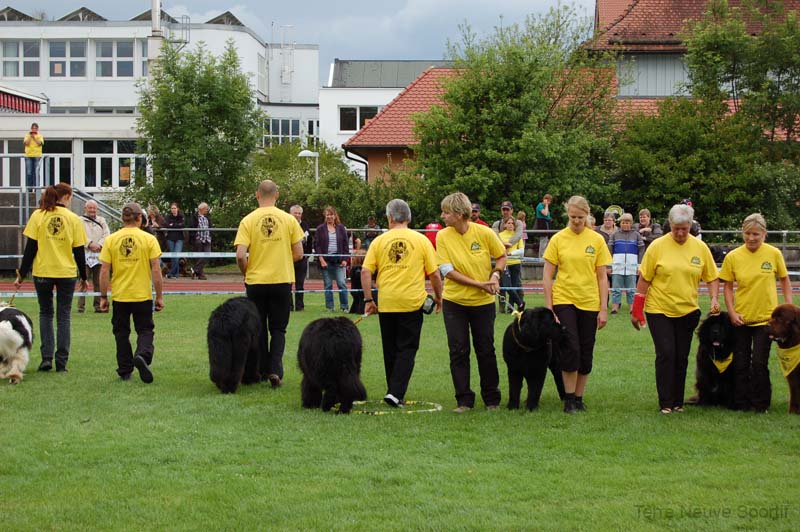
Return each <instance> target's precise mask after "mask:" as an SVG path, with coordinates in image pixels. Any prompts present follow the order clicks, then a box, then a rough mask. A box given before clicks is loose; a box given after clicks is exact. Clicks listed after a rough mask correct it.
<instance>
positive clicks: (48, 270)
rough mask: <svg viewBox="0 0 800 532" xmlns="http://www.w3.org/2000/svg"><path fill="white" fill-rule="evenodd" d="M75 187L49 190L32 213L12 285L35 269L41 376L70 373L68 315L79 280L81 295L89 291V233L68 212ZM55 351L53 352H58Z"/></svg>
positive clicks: (34, 281)
mask: <svg viewBox="0 0 800 532" xmlns="http://www.w3.org/2000/svg"><path fill="white" fill-rule="evenodd" d="M70 201H72V187H70V186H69V185H67V184H66V183H59V184H57V185H55V186H50V187H47V189H46V190H45V191H44V193H43V194H42V199H41V201H40V203H39V208H38V209H37V210H36V211H34V212H33V214H31V218H30V220H28V225H27V226H26V227H25V231H24V232H23V234H24V235H25V236H26V237H28V242H27V243H26V245H25V253H24V255H23V256H22V263H21V264H20V267H19V270H18V273H17V279H16V281H14V286H16V287H17V289H19V287H20V286H22V280H23V279H25V276H26V275H27V274H28V270H30V269H31V265H32V266H33V284H34V286H35V287H36V296H37V298H38V300H39V334H40V335H41V342H42V347H41V351H42V362H41V364H39V371H50V370H51V369H53V357H54V356H55V362H56V371H62V372H64V371H67V360H68V359H69V346H70V314H71V311H72V296H73V294H74V293H75V282H76V278H77V276H78V275H80V278H81V285H80V290H81V292H85V291H86V268H83V267H81V268H78V266H77V265H78V264H81V265H83V264H86V258H85V257H84V249H83V246H84V245H85V244H86V231H85V230H84V229H83V223H81V220H80V218H78V216H77V215H76V214H75V213H73V212H72V211H70V210H69V204H70ZM53 288H55V289H56V307H57V308H56V310H55V313H56V321H57V324H58V338H57V339H56V338H55V335H54V333H53ZM54 351H55V353H54Z"/></svg>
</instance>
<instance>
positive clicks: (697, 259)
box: [692, 255, 700, 266]
mask: <svg viewBox="0 0 800 532" xmlns="http://www.w3.org/2000/svg"><path fill="white" fill-rule="evenodd" d="M692 264H693V265H695V266H700V257H698V256H697V255H695V256H694V257H692Z"/></svg>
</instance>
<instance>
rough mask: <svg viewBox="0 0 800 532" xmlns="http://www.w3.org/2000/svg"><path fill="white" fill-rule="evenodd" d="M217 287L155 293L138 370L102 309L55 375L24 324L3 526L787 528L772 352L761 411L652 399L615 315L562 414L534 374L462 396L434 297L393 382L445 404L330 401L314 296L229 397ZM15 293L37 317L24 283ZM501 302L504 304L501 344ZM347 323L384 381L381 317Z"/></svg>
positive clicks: (531, 299)
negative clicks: (409, 374)
mask: <svg viewBox="0 0 800 532" xmlns="http://www.w3.org/2000/svg"><path fill="white" fill-rule="evenodd" d="M224 299H225V296H204V297H188V296H187V297H168V298H167V299H166V305H167V308H166V309H165V310H164V311H163V312H162V313H160V314H159V315H157V318H156V354H155V361H154V364H153V372H154V374H155V382H154V383H153V384H152V385H149V386H148V385H145V384H143V383H142V382H140V381H139V380H138V378H136V377H135V376H134V379H133V380H131V381H130V382H121V381H119V380H118V379H117V377H116V374H115V372H114V370H115V367H116V364H115V359H114V342H113V337H112V335H111V325H110V318H109V316H108V315H103V314H93V313H92V314H75V315H74V316H73V347H72V358H71V360H70V365H69V369H70V372H69V373H68V374H66V375H63V374H56V373H54V372H51V373H47V374H42V373H37V372H36V371H35V369H36V367H37V365H38V362H39V354H38V340H37V342H36V345H35V347H34V353H32V360H31V364H30V368H29V372H28V373H27V374H26V377H25V380H24V381H23V383H22V384H21V385H19V386H10V385H7V384H5V383H3V384H0V405H2V406H1V407H0V448H2V454H3V459H2V460H0V493H2V497H3V498H4V502H3V503H2V504H1V505H0V523H2V528H3V529H4V530H47V529H50V530H95V529H102V530H110V529H113V530H119V529H122V530H137V531H139V530H266V529H337V530H410V529H439V530H454V529H475V530H520V529H528V530H530V529H535V530H541V529H550V530H567V529H582V530H623V529H633V530H662V529H663V530H667V529H670V530H672V529H681V530H722V529H752V530H796V529H797V521H798V520H800V509H799V508H798V506H797V504H796V501H797V498H798V494H800V480H798V471H799V470H800V468H798V462H799V461H800V438H799V437H798V435H799V429H800V417H797V416H792V417H790V416H789V415H788V414H787V413H786V410H787V389H786V384H785V382H784V380H783V378H782V377H781V376H780V374H779V372H778V369H777V364H776V363H775V360H774V357H773V361H772V363H773V374H772V382H773V406H772V408H771V409H770V412H769V414H767V415H756V414H750V413H736V412H728V411H723V410H718V409H709V410H697V409H693V408H689V409H688V410H687V412H686V413H685V414H683V415H672V416H662V415H660V414H658V411H657V408H658V405H657V401H656V391H655V382H654V370H653V348H652V343H651V340H650V337H649V333H648V332H646V331H643V332H636V331H634V330H633V329H632V328H631V326H630V324H629V322H628V320H627V316H626V315H618V316H612V319H611V323H610V324H609V326H608V327H607V328H606V329H604V330H602V331H600V332H599V333H598V338H597V347H596V351H595V370H594V372H593V374H592V378H591V380H590V381H589V387H588V391H587V394H586V397H585V400H586V403H587V405H588V408H589V412H587V413H585V414H577V415H572V416H567V415H565V414H563V413H562V412H561V404H560V402H559V401H558V398H557V395H556V392H555V388H554V386H553V384H552V381H551V380H550V378H549V377H548V382H547V384H546V387H545V391H544V394H543V397H542V406H541V408H540V410H539V411H537V412H534V413H526V412H524V411H514V412H509V411H507V410H505V409H503V410H501V411H499V412H488V411H486V410H485V409H484V408H483V405H482V403H480V401H479V402H478V405H477V408H476V409H475V410H474V411H472V412H470V413H468V414H464V415H456V414H453V413H451V412H450V410H451V409H452V408H453V407H454V406H455V402H454V399H453V389H452V383H451V381H450V373H449V366H448V355H447V344H446V339H445V335H444V327H443V325H442V319H441V316H436V315H432V316H428V317H426V318H425V327H424V330H423V339H422V347H421V350H420V353H419V355H418V359H417V367H416V370H415V372H414V376H413V378H412V381H411V387H410V389H409V393H408V396H407V398H408V399H411V400H414V399H416V400H424V401H432V402H436V403H439V404H441V405H442V406H443V407H444V409H443V411H441V412H437V413H417V414H397V415H378V416H373V415H351V416H341V415H339V416H337V415H333V414H325V413H322V412H321V411H306V410H302V409H301V408H300V391H299V381H300V375H299V373H298V370H297V363H296V358H295V357H296V346H297V342H298V338H299V334H300V332H301V331H302V328H303V327H304V326H305V324H306V323H307V322H309V321H310V320H312V319H314V318H317V317H320V316H322V315H323V312H322V297H321V295H313V296H309V300H310V301H309V304H308V306H307V310H306V311H305V312H303V313H298V314H294V315H293V316H292V321H291V324H290V330H289V334H288V338H287V351H286V357H285V366H286V376H285V385H284V387H283V388H280V389H277V390H273V389H271V388H270V387H269V386H268V385H266V384H262V385H257V386H250V387H245V388H244V389H242V390H241V391H240V392H239V393H238V394H236V395H233V396H223V395H221V394H220V393H218V391H217V389H216V388H215V387H214V385H213V384H212V383H211V382H210V381H209V379H208V362H207V360H208V359H207V351H206V342H205V329H206V323H207V319H208V315H209V313H210V312H211V310H212V308H214V307H215V306H216V305H217V304H219V303H220V302H221V301H223V300H224ZM527 299H528V304H529V305H531V304H536V303H541V298H540V297H538V296H532V295H530V294H529V295H528V296H527ZM16 303H17V304H18V305H19V307H20V308H22V309H23V310H26V311H27V312H29V313H30V314H31V316H32V317H33V318H34V321H35V322H38V319H37V306H36V302H35V300H32V299H18V300H17V301H16ZM509 319H510V318H509V317H508V316H505V315H499V316H498V319H497V336H496V345H498V346H500V345H501V338H502V331H503V329H504V328H505V326H506V325H507V323H508V321H509ZM359 329H360V330H361V333H362V334H363V336H364V340H365V354H364V367H363V380H364V383H365V384H366V387H367V390H368V392H369V394H370V399H373V400H375V399H379V398H380V397H382V396H383V394H384V393H385V388H384V386H385V384H384V377H383V363H382V355H381V351H380V338H379V334H378V321H377V318H375V317H370V318H368V319H365V320H364V321H363V322H362V323H361V324H360V325H359ZM498 359H499V360H500V364H499V366H500V373H501V389H502V391H503V394H504V400H505V394H506V392H507V383H506V380H505V366H504V364H503V362H502V357H501V356H500V353H498ZM693 365H694V364H693V362H692V364H691V366H692V367H693ZM474 366H475V364H474V359H473V387H474V388H475V389H476V390H477V385H476V382H475V381H476V380H477V376H476V373H475V369H474ZM690 373H692V372H691V371H690ZM690 379H691V377H690ZM690 391H691V382H690V383H689V386H688V387H687V395H688V393H689V392H690Z"/></svg>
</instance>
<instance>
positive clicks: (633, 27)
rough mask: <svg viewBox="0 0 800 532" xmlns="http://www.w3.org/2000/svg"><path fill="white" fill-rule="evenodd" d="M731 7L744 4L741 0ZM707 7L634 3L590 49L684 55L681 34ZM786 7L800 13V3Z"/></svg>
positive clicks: (661, 0) (683, 1)
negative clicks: (682, 53) (677, 53)
mask: <svg viewBox="0 0 800 532" xmlns="http://www.w3.org/2000/svg"><path fill="white" fill-rule="evenodd" d="M610 1H611V0H598V3H610ZM729 3H730V5H731V6H738V5H740V4H741V2H740V1H739V0H730V2H729ZM706 4H707V2H706V1H705V0H632V1H631V3H630V5H629V6H628V7H627V8H626V9H625V10H624V11H623V12H622V13H621V14H620V15H619V16H618V17H617V19H616V20H614V21H612V22H611V23H610V24H609V25H608V26H607V27H605V28H603V30H602V34H601V35H600V37H599V38H598V40H597V41H596V42H594V43H592V44H591V45H590V48H592V49H595V50H609V49H616V48H619V47H620V46H621V47H622V48H623V49H625V50H628V51H643V52H684V51H686V47H685V46H684V45H683V43H682V42H681V39H680V33H681V32H682V31H683V29H684V27H685V25H686V23H687V22H688V21H694V20H700V19H701V18H702V16H703V13H704V12H705V9H706ZM784 6H785V9H786V10H787V11H800V0H785V2H784ZM599 9H600V8H599V7H598V10H599Z"/></svg>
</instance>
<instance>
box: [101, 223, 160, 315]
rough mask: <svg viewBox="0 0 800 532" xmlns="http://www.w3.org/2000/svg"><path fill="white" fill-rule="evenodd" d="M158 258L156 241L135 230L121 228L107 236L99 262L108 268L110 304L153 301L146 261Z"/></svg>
mask: <svg viewBox="0 0 800 532" xmlns="http://www.w3.org/2000/svg"><path fill="white" fill-rule="evenodd" d="M160 256H161V246H160V245H159V244H158V240H157V239H156V237H154V236H153V235H151V234H150V233H148V232H146V231H142V230H141V229H139V228H138V227H123V228H122V229H120V230H119V231H116V232H114V233H111V234H110V235H108V236H107V237H106V240H105V243H104V244H103V249H102V250H100V261H101V262H105V263H108V264H110V265H111V296H112V298H113V300H114V301H120V302H125V303H138V302H141V301H148V300H151V299H153V290H152V282H153V279H152V270H151V267H150V261H151V260H152V259H157V258H158V257H160Z"/></svg>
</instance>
